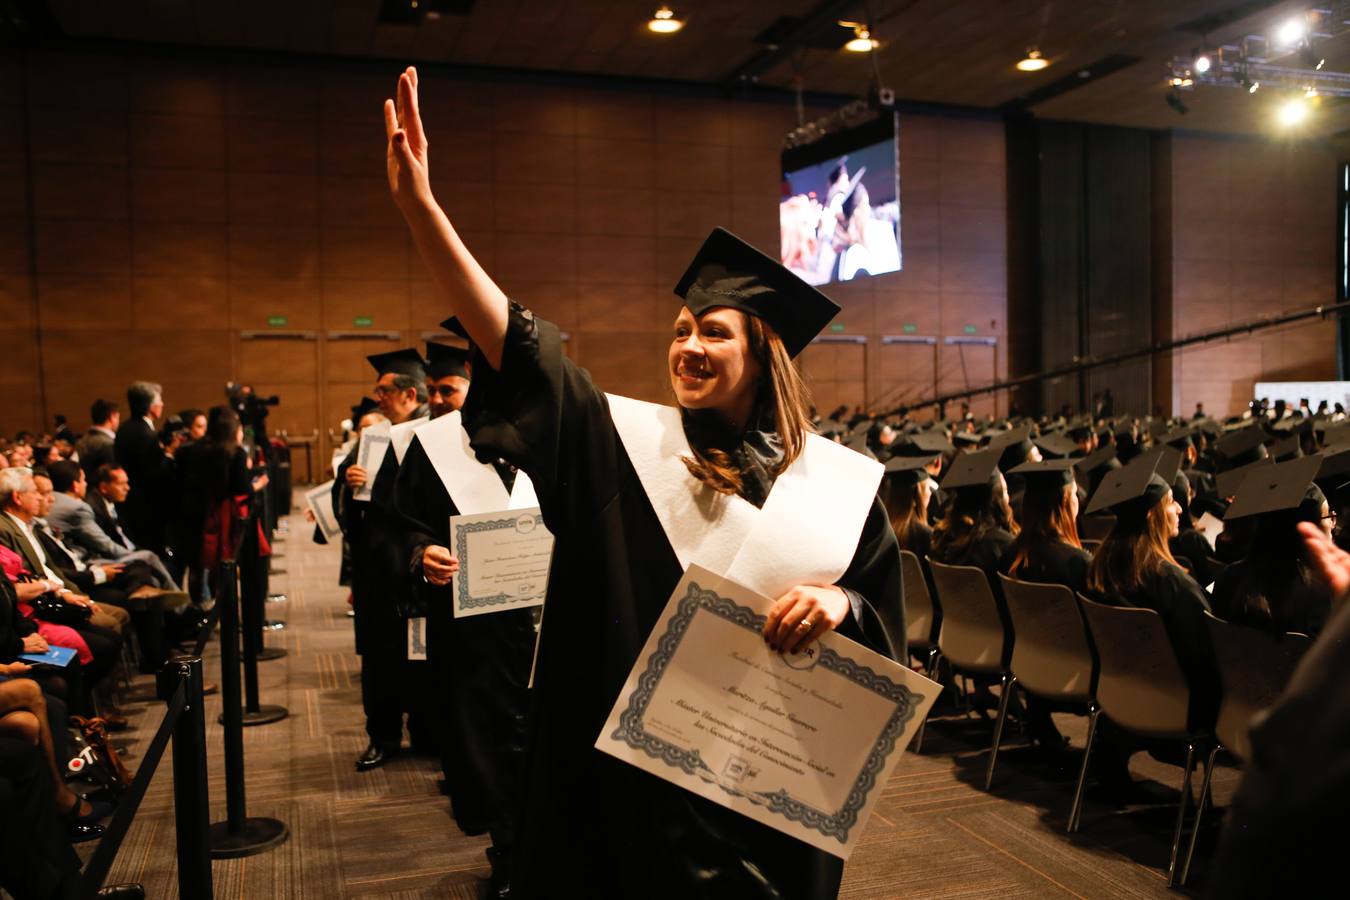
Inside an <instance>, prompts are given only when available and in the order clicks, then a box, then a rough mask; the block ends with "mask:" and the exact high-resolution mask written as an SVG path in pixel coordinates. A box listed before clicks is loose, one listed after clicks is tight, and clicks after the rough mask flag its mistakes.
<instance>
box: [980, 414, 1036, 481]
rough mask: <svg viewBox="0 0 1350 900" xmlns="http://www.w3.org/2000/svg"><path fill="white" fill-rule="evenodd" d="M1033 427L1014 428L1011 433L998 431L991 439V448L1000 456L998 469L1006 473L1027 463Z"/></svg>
mask: <svg viewBox="0 0 1350 900" xmlns="http://www.w3.org/2000/svg"><path fill="white" fill-rule="evenodd" d="M1030 435H1031V426H1030V425H1023V426H1021V427H1019V428H1014V429H1012V430H1011V431H997V432H994V436H993V437H991V438H990V439H989V447H988V448H987V449H989V450H993V451H995V452H997V453H998V454H999V458H998V467H999V468H1000V469H1002V470H1003V471H1004V472H1006V471H1008V470H1009V469H1011V468H1013V467H1014V466H1020V465H1021V464H1022V463H1024V462H1026V461H1027V454H1028V453H1030V452H1031V440H1030Z"/></svg>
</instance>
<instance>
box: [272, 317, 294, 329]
mask: <svg viewBox="0 0 1350 900" xmlns="http://www.w3.org/2000/svg"><path fill="white" fill-rule="evenodd" d="M289 321H290V320H289V319H287V318H286V317H285V316H268V317H267V325H268V327H269V328H285V327H286V323H287V322H289Z"/></svg>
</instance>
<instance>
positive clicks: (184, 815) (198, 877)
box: [80, 656, 214, 900]
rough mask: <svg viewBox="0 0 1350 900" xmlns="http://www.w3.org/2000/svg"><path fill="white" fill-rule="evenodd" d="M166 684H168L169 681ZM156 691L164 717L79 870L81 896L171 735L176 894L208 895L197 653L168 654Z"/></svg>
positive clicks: (106, 865) (94, 884) (110, 858)
mask: <svg viewBox="0 0 1350 900" xmlns="http://www.w3.org/2000/svg"><path fill="white" fill-rule="evenodd" d="M171 684H172V687H170V686H169V685H171ZM160 695H161V696H162V697H164V698H165V699H166V701H167V707H166V709H165V711H164V719H163V720H162V721H161V722H160V724H159V729H158V730H157V731H156V732H155V736H154V738H152V739H151V741H150V746H149V747H148V748H147V749H146V751H145V754H144V756H143V757H142V759H141V765H140V768H139V769H138V770H137V772H136V777H135V778H133V779H132V780H131V784H130V785H128V786H127V789H126V791H125V792H124V793H123V795H122V797H121V800H120V801H119V802H118V804H117V810H116V812H114V813H113V817H112V819H111V820H110V821H109V822H108V827H107V830H106V831H105V832H104V834H103V838H102V839H101V840H100V841H99V845H98V847H97V848H95V850H94V854H93V856H91V857H90V859H89V862H88V864H87V865H85V867H84V870H83V872H81V874H80V880H81V886H82V889H83V893H84V895H85V896H86V897H90V898H92V897H95V896H96V895H97V894H98V892H99V890H100V889H102V887H103V882H104V880H105V879H106V878H107V877H108V872H109V871H110V870H111V869H112V865H113V862H114V861H115V860H116V859H117V853H118V851H119V850H121V849H122V842H123V841H124V840H125V839H126V836H127V831H128V830H129V829H130V828H131V822H132V820H133V819H134V818H135V816H136V812H137V810H139V809H140V805H141V801H142V800H143V799H144V798H145V792H146V790H147V788H149V786H150V782H151V781H152V780H153V779H154V777H155V772H156V770H157V769H158V767H159V763H160V760H161V759H163V757H164V750H165V748H166V747H167V746H168V744H169V741H170V739H172V740H173V791H174V833H175V834H176V836H177V843H178V896H180V897H185V898H188V897H190V898H193V900H197V898H203V900H210V898H212V897H213V896H214V889H213V886H212V882H211V856H210V853H209V852H208V841H207V829H208V827H209V809H210V806H209V800H208V795H207V786H206V719H205V716H203V714H202V704H203V699H202V661H201V658H200V657H198V656H191V657H179V658H177V659H173V660H170V661H169V663H168V664H167V665H165V667H164V669H163V670H162V671H161V673H160Z"/></svg>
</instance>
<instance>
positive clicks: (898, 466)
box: [886, 455, 937, 484]
mask: <svg viewBox="0 0 1350 900" xmlns="http://www.w3.org/2000/svg"><path fill="white" fill-rule="evenodd" d="M936 458H937V457H936V456H934V455H929V456H894V457H891V458H890V459H888V460H886V476H887V477H889V478H893V479H895V480H896V481H898V482H902V483H904V484H916V483H918V482H920V481H922V480H923V479H925V478H927V477H928V472H927V470H926V468H925V467H926V466H927V465H928V464H929V463H931V462H932V461H933V460H934V459H936Z"/></svg>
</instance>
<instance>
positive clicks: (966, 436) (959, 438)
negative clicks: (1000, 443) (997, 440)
mask: <svg viewBox="0 0 1350 900" xmlns="http://www.w3.org/2000/svg"><path fill="white" fill-rule="evenodd" d="M982 440H984V436H983V435H980V434H975V433H973V432H969V431H958V432H957V433H956V434H954V435H952V443H953V444H964V445H965V446H966V447H967V448H969V447H973V446H976V445H977V444H979V443H980V441H982Z"/></svg>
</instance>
